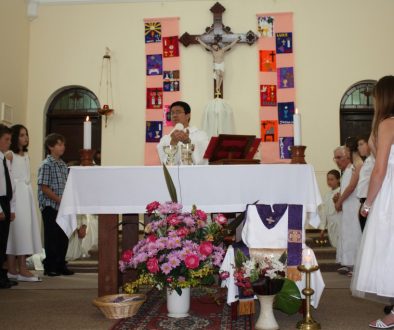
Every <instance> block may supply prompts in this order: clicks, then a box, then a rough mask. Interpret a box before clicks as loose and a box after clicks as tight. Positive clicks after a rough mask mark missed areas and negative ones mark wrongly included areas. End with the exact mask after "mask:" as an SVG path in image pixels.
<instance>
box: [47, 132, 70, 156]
mask: <svg viewBox="0 0 394 330" xmlns="http://www.w3.org/2000/svg"><path fill="white" fill-rule="evenodd" d="M58 141H60V142H63V143H65V142H66V138H65V137H64V136H63V135H61V134H59V133H51V134H49V135H48V136H47V137H46V138H45V149H46V151H47V154H50V153H51V151H50V150H49V147H54V146H55V145H56V144H57V143H58Z"/></svg>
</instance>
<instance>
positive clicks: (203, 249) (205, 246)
mask: <svg viewBox="0 0 394 330" xmlns="http://www.w3.org/2000/svg"><path fill="white" fill-rule="evenodd" d="M199 250H200V253H201V254H202V255H204V256H209V255H210V254H211V253H212V251H213V246H212V243H211V242H202V243H201V244H200V248H199Z"/></svg>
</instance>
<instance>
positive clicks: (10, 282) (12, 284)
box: [7, 278, 18, 286]
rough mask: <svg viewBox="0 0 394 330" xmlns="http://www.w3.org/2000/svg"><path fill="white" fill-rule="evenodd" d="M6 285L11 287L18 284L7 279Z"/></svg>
mask: <svg viewBox="0 0 394 330" xmlns="http://www.w3.org/2000/svg"><path fill="white" fill-rule="evenodd" d="M7 283H9V284H10V285H11V286H15V285H18V282H17V281H14V280H11V279H9V278H7Z"/></svg>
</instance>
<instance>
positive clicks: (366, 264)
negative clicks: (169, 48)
mask: <svg viewBox="0 0 394 330" xmlns="http://www.w3.org/2000/svg"><path fill="white" fill-rule="evenodd" d="M374 97H375V115H374V120H373V125H372V143H373V145H374V147H376V161H375V166H374V168H373V170H372V174H371V179H370V184H369V188H368V194H367V199H366V200H365V202H364V204H363V206H362V208H361V215H363V216H365V217H366V216H368V221H367V224H366V226H365V230H364V234H363V238H362V241H361V246H360V249H359V253H358V257H357V262H356V267H355V274H354V278H353V281H352V285H351V288H352V291H353V294H354V295H362V296H364V295H365V294H373V295H375V296H382V297H388V298H393V297H394V253H393V251H394V206H393V201H394V76H386V77H383V78H381V79H380V80H379V81H378V82H377V84H376V86H375V90H374ZM369 326H370V327H372V328H377V329H389V328H394V310H391V313H390V314H388V315H386V316H385V317H384V318H383V319H378V320H376V321H373V322H371V323H370V324H369Z"/></svg>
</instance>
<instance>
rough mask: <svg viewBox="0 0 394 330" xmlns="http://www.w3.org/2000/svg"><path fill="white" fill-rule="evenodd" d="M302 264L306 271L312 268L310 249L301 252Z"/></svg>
mask: <svg viewBox="0 0 394 330" xmlns="http://www.w3.org/2000/svg"><path fill="white" fill-rule="evenodd" d="M302 264H303V265H304V266H305V268H306V269H309V268H311V267H312V266H313V255H312V250H311V249H310V248H305V249H304V250H303V251H302Z"/></svg>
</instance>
